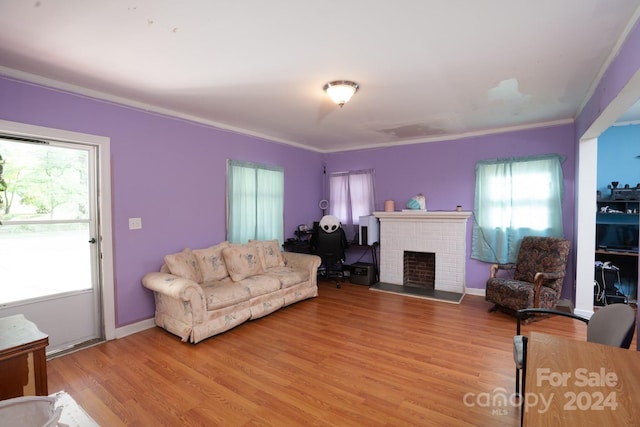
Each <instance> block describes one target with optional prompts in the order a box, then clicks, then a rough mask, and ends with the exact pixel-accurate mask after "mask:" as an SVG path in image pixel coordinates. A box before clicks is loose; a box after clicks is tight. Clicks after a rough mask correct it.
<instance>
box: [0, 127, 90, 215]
mask: <svg viewBox="0 0 640 427" xmlns="http://www.w3.org/2000/svg"><path fill="white" fill-rule="evenodd" d="M87 163H88V155H87V152H86V151H81V150H75V149H67V148H62V147H52V146H47V145H39V144H25V143H17V142H12V141H6V140H0V219H4V220H5V221H10V220H38V219H81V218H87V217H88V215H89V213H88V206H89V205H88V203H89V195H88V190H87V188H88V181H87V180H88V176H87V172H86V171H87V170H88V166H87Z"/></svg>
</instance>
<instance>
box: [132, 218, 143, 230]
mask: <svg viewBox="0 0 640 427" xmlns="http://www.w3.org/2000/svg"><path fill="white" fill-rule="evenodd" d="M141 228H142V218H129V230H139V229H141Z"/></svg>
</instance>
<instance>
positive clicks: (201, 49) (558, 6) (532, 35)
mask: <svg viewBox="0 0 640 427" xmlns="http://www.w3.org/2000/svg"><path fill="white" fill-rule="evenodd" d="M639 6H640V0H536V1H533V0H532V1H524V0H395V1H393V2H392V1H378V2H373V1H370V0H339V1H338V0H325V1H299V0H298V1H296V0H270V1H264V0H243V1H239V0H238V1H232V0H191V1H175V0H137V1H134V0H111V1H98V0H95V1H88V0H40V1H36V0H30V1H27V0H0V66H1V67H0V74H4V75H7V76H10V77H16V78H20V79H26V80H29V81H33V82H36V83H44V84H48V85H53V86H56V87H60V88H63V89H69V90H72V91H75V92H79V93H83V94H88V95H91V96H96V97H100V98H105V99H109V100H114V101H117V102H122V103H126V104H129V105H134V106H139V107H142V108H145V109H150V110H153V111H158V112H162V113H167V114H171V115H175V116H178V117H183V118H187V119H191V120H196V121H199V122H204V123H209V124H213V125H216V126H219V127H222V128H225V129H231V130H235V131H238V132H242V133H247V134H251V135H257V136H261V137H264V138H266V139H269V140H273V141H279V142H285V143H289V144H293V145H299V146H304V147H308V148H311V149H313V150H317V151H320V152H331V151H340V150H347V149H353V148H359V147H376V146H380V147H381V146H389V145H395V144H403V143H411V142H417V141H430V140H439V139H448V138H451V137H459V136H462V135H469V134H477V133H483V132H487V131H495V130H496V129H505V128H522V127H528V126H534V125H539V124H546V123H562V122H569V121H571V120H573V118H574V117H575V116H576V115H577V114H578V113H579V112H580V109H581V108H582V106H583V103H584V102H585V100H586V99H587V98H588V96H590V95H591V90H592V89H593V85H594V84H595V83H597V81H598V79H599V77H600V73H601V72H602V70H603V67H604V66H606V65H607V64H608V62H609V61H611V60H612V59H613V55H612V51H614V52H615V50H617V48H618V46H619V43H620V42H621V40H622V37H624V36H626V32H627V31H628V30H629V29H630V28H631V25H632V24H633V22H635V20H636V19H637V18H638V10H639V9H638V8H639ZM339 79H350V80H354V81H356V82H358V83H359V84H360V91H359V92H358V93H357V94H356V95H355V96H354V97H353V99H352V100H351V101H350V102H349V103H348V104H346V105H345V106H344V108H342V109H340V108H338V107H337V106H335V105H334V104H332V103H331V101H330V100H329V98H328V97H327V96H326V94H324V92H323V91H322V86H323V85H324V84H325V83H326V82H328V81H331V80H339Z"/></svg>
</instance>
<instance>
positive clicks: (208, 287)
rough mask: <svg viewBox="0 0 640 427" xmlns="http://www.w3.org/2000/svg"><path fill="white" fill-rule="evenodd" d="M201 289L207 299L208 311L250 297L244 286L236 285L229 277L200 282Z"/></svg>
mask: <svg viewBox="0 0 640 427" xmlns="http://www.w3.org/2000/svg"><path fill="white" fill-rule="evenodd" d="M202 291H203V292H204V296H205V299H206V301H207V310H208V311H211V310H218V309H220V308H224V307H229V306H232V305H235V304H239V303H241V302H244V301H248V300H249V299H250V298H251V294H250V293H249V290H248V289H247V288H246V287H244V286H238V284H237V283H236V282H233V281H232V280H231V278H229V277H226V278H224V279H222V280H215V281H211V282H204V283H202Z"/></svg>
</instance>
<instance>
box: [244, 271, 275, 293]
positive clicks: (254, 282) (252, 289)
mask: <svg viewBox="0 0 640 427" xmlns="http://www.w3.org/2000/svg"><path fill="white" fill-rule="evenodd" d="M239 284H240V285H241V286H242V287H243V288H246V289H247V290H248V291H249V293H250V294H251V298H255V297H257V296H260V295H265V294H270V293H272V292H275V291H277V290H278V289H280V281H279V280H278V279H277V278H275V277H273V276H268V275H266V274H257V275H255V276H250V277H247V278H246V279H243V280H242V281H240V283H239Z"/></svg>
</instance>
